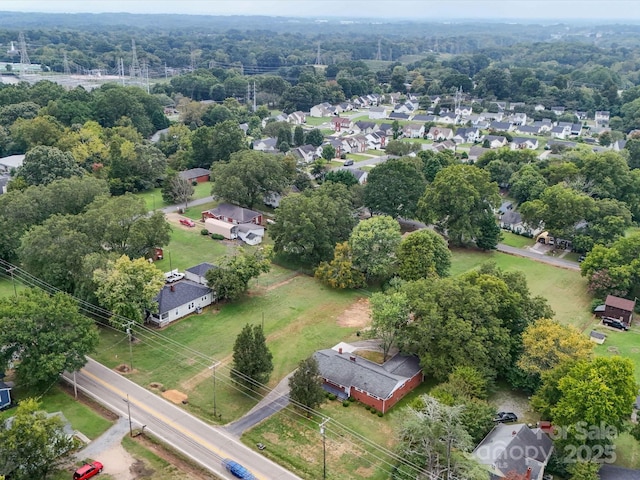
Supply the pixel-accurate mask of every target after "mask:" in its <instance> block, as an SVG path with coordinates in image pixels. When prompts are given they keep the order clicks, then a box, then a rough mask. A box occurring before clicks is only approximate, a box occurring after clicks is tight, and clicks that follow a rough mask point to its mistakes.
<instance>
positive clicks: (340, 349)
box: [338, 347, 342, 355]
mask: <svg viewBox="0 0 640 480" xmlns="http://www.w3.org/2000/svg"><path fill="white" fill-rule="evenodd" d="M338 353H339V354H340V355H342V347H338Z"/></svg>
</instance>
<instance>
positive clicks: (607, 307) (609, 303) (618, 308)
mask: <svg viewBox="0 0 640 480" xmlns="http://www.w3.org/2000/svg"><path fill="white" fill-rule="evenodd" d="M603 307H604V308H603ZM635 308H636V302H635V300H627V299H626V298H620V297H616V296H614V295H607V299H606V300H605V301H604V306H600V307H599V308H596V310H595V313H596V316H598V317H609V318H615V319H616V320H620V321H622V322H623V323H624V324H625V325H627V326H630V325H631V322H632V321H633V310H634V309H635Z"/></svg>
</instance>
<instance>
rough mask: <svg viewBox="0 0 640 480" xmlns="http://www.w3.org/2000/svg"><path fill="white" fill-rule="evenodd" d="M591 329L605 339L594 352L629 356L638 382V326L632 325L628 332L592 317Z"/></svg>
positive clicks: (605, 354)
mask: <svg viewBox="0 0 640 480" xmlns="http://www.w3.org/2000/svg"><path fill="white" fill-rule="evenodd" d="M590 326H591V327H592V328H591V329H592V330H595V331H597V332H601V333H604V334H605V335H606V336H607V339H606V340H605V342H604V343H603V344H602V345H597V346H596V354H597V355H602V356H605V357H611V356H614V355H620V356H622V357H625V358H629V359H631V360H632V361H633V363H634V364H635V374H636V381H638V382H639V383H640V327H637V326H635V327H632V328H631V330H629V331H628V332H621V331H619V330H615V329H613V328H609V327H605V326H603V325H601V324H600V323H599V321H598V319H597V318H592V323H591V325H590Z"/></svg>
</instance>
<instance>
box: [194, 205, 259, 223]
mask: <svg viewBox="0 0 640 480" xmlns="http://www.w3.org/2000/svg"><path fill="white" fill-rule="evenodd" d="M207 218H215V219H216V220H222V221H223V222H228V223H235V224H242V223H255V224H256V225H262V213H260V212H254V211H253V210H249V209H248V208H242V207H238V206H237V205H231V204H230V203H221V204H220V205H218V206H217V207H216V208H212V209H211V210H205V211H204V212H202V221H203V222H204V221H205V220H206V219H207Z"/></svg>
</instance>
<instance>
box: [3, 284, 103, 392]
mask: <svg viewBox="0 0 640 480" xmlns="http://www.w3.org/2000/svg"><path fill="white" fill-rule="evenodd" d="M0 344H2V345H3V348H2V349H0V366H3V368H6V367H7V365H8V363H9V362H11V361H14V360H15V358H18V361H17V362H15V370H16V374H17V377H18V381H19V382H20V385H23V386H37V387H44V388H46V387H48V386H50V385H51V383H52V382H54V381H56V380H57V379H58V377H59V376H60V375H61V374H62V372H64V371H65V370H68V371H75V370H79V369H80V368H82V367H83V366H84V364H85V363H86V362H87V359H86V357H85V355H87V354H89V353H91V352H93V351H94V350H95V348H96V346H97V345H98V332H97V330H96V328H95V325H94V323H93V320H91V319H90V318H88V317H85V316H84V315H81V314H80V312H79V311H78V305H77V304H76V302H75V301H74V300H73V299H72V298H71V297H69V296H67V295H65V294H62V293H57V294H55V295H52V296H49V295H48V294H46V293H44V292H41V291H37V290H27V291H25V292H21V293H19V294H18V295H17V296H16V297H6V298H3V299H0Z"/></svg>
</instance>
